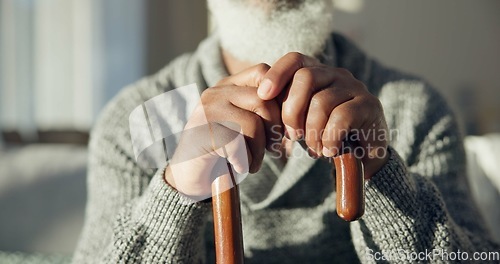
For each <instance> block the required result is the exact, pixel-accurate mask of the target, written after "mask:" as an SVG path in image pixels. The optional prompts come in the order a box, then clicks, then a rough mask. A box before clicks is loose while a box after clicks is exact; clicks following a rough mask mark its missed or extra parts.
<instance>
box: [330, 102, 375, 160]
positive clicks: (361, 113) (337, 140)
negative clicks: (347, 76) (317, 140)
mask: <svg viewBox="0 0 500 264" xmlns="http://www.w3.org/2000/svg"><path fill="white" fill-rule="evenodd" d="M359 101H360V100H356V98H354V99H352V100H349V101H347V102H344V103H342V104H340V105H339V106H337V107H335V108H334V109H333V110H332V112H331V114H330V117H329V118H328V122H327V124H326V126H325V130H324V132H323V135H322V144H323V147H324V149H323V155H325V156H327V157H333V156H335V155H337V154H339V152H340V150H341V148H342V141H343V140H344V139H346V137H347V136H348V134H349V133H351V132H358V131H357V129H359V128H360V127H361V126H362V124H363V123H364V121H365V119H366V117H367V116H369V113H366V112H365V110H366V109H367V108H364V107H363V105H362V104H361V102H359Z"/></svg>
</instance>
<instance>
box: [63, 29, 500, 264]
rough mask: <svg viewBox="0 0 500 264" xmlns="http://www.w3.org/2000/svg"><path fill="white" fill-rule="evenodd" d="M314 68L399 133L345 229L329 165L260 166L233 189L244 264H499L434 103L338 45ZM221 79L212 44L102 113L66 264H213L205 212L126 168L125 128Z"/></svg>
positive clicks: (403, 78)
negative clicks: (347, 76) (349, 77)
mask: <svg viewBox="0 0 500 264" xmlns="http://www.w3.org/2000/svg"><path fill="white" fill-rule="evenodd" d="M322 60H323V62H324V63H325V64H329V65H332V66H336V67H343V68H346V69H348V70H349V71H351V72H352V73H353V74H354V76H355V77H356V78H357V79H359V80H361V81H362V82H364V83H365V84H366V86H367V87H368V88H369V89H370V91H371V92H372V93H373V94H375V95H377V96H378V97H379V99H380V101H381V102H382V105H383V107H384V111H385V115H386V119H387V122H388V125H389V128H390V129H391V130H393V131H396V132H397V133H396V134H395V137H394V138H393V139H392V141H391V143H390V148H389V152H390V160H389V162H388V163H387V164H386V165H385V166H384V167H383V168H382V169H381V170H380V171H379V172H378V173H377V174H376V175H375V176H374V177H373V179H372V180H370V181H368V182H367V183H366V211H365V215H364V216H363V217H362V218H361V219H360V220H359V221H356V222H353V223H346V222H344V221H342V220H340V219H339V218H338V217H337V215H336V212H335V192H334V184H335V183H334V181H333V180H332V177H331V173H330V170H331V166H332V165H331V164H329V163H327V162H325V161H322V160H313V159H311V158H309V157H308V156H307V154H305V153H304V152H303V150H302V149H301V148H300V146H298V145H297V144H296V145H295V146H294V152H295V153H298V154H299V155H295V156H294V157H292V158H290V159H289V161H288V162H287V163H286V165H283V164H281V163H280V162H278V161H276V160H273V159H272V158H271V157H270V156H267V155H266V157H265V159H264V165H263V167H262V169H261V170H260V171H259V172H258V173H256V174H254V175H250V176H249V177H248V178H247V179H246V180H245V181H244V182H243V183H242V184H241V189H240V190H241V206H242V215H243V220H242V221H243V232H244V246H245V258H246V263H356V262H362V263H371V262H375V260H374V259H373V258H370V257H369V255H370V254H373V253H375V252H382V251H384V252H390V251H391V250H393V251H396V250H407V251H408V252H423V251H425V250H433V249H442V250H445V251H448V252H456V251H458V250H460V251H467V252H470V253H471V254H472V253H473V252H483V251H496V252H498V251H499V249H500V247H499V246H498V245H496V244H494V243H492V242H490V239H489V238H488V233H487V231H486V230H484V228H483V224H482V222H481V217H479V214H478V211H477V210H476V208H475V206H474V204H473V202H472V198H471V195H470V192H469V187H468V185H467V181H466V178H465V175H464V173H465V160H464V159H465V158H464V150H463V147H462V137H461V135H460V133H459V130H458V128H457V124H456V122H455V119H454V117H453V115H452V114H451V112H450V110H449V108H448V106H447V105H446V102H445V101H444V100H443V99H442V97H441V96H440V95H439V94H438V93H437V92H436V91H435V90H433V89H432V88H431V87H430V86H429V85H428V84H427V83H426V82H424V81H422V80H420V79H418V78H415V77H412V76H410V75H406V74H403V73H400V72H397V71H395V70H392V69H388V68H386V67H384V66H381V65H380V64H379V63H377V62H376V61H374V60H372V59H370V58H369V57H367V56H366V55H364V54H363V53H362V52H361V51H360V50H359V49H357V48H356V47H355V46H354V45H353V44H352V43H350V42H349V41H348V40H346V39H345V38H343V37H342V36H340V35H337V34H333V35H332V38H331V39H330V41H329V42H328V45H327V47H326V48H325V52H324V54H323V56H322ZM226 75H227V72H226V70H225V67H224V65H223V63H222V59H221V54H220V49H219V44H218V39H217V36H216V35H213V36H211V37H209V38H208V39H207V40H205V41H204V42H202V43H201V44H200V46H199V48H198V50H197V51H196V52H194V53H192V54H186V55H183V56H180V57H179V58H177V59H176V60H174V61H173V62H171V63H170V64H169V65H168V66H166V67H165V68H164V69H163V70H161V71H160V72H159V73H157V74H155V75H153V76H150V77H147V78H144V79H142V80H140V81H139V82H137V83H136V84H134V85H131V86H130V87H127V88H125V89H124V90H123V91H122V92H121V93H120V94H119V95H118V96H117V97H115V98H114V99H113V100H112V101H111V102H110V103H109V104H108V106H107V107H106V109H105V110H104V112H103V113H102V115H101V117H100V119H99V121H98V123H97V124H96V126H95V128H94V130H93V133H92V137H91V142H90V159H89V174H88V190H89V194H88V205H87V213H86V223H85V227H84V230H83V232H82V235H81V239H80V243H79V245H78V249H77V251H76V252H75V255H74V258H73V262H74V263H212V262H214V250H213V235H212V224H211V220H210V219H211V204H210V203H206V202H205V203H203V202H200V203H195V204H190V205H186V204H185V203H182V200H181V199H182V196H181V195H179V194H178V193H177V192H176V191H175V190H174V189H172V188H171V187H170V186H169V185H167V184H166V183H165V182H164V180H163V178H162V174H163V170H161V169H159V170H151V169H146V168H141V167H140V166H139V165H138V164H137V163H136V162H135V160H134V155H133V150H132V146H131V139H130V133H129V126H128V116H129V114H130V112H131V111H132V110H133V109H134V108H135V107H136V106H138V105H140V104H141V103H143V102H145V101H146V100H148V99H150V98H152V97H154V96H156V95H159V94H161V93H164V92H166V91H168V90H171V89H175V88H176V87H181V86H184V85H187V84H191V83H196V84H197V85H198V87H200V89H203V88H206V87H210V86H212V85H214V84H215V83H216V82H217V81H218V80H220V79H221V78H223V77H225V76H226ZM384 262H391V261H384ZM394 262H395V263H402V262H404V261H401V260H399V261H394ZM435 262H441V260H439V259H437V260H435Z"/></svg>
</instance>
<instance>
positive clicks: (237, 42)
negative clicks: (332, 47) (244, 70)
mask: <svg viewBox="0 0 500 264" xmlns="http://www.w3.org/2000/svg"><path fill="white" fill-rule="evenodd" d="M247 1H250V0H247ZM258 1H260V0H258ZM283 2H289V3H292V2H295V3H297V2H303V3H302V4H301V5H300V6H299V7H297V8H281V9H275V10H273V11H272V12H271V13H270V12H269V11H265V10H264V9H260V8H255V6H254V7H250V5H245V4H244V2H237V3H235V2H233V0H209V5H210V9H211V10H212V13H213V15H214V17H215V20H216V23H217V31H218V34H219V37H220V41H221V45H222V47H223V48H224V50H226V51H227V52H228V53H230V54H231V55H232V56H234V57H235V58H237V59H239V60H241V61H246V62H252V63H261V62H265V63H268V64H273V63H274V62H275V61H276V60H277V59H278V58H280V57H281V56H283V55H285V54H286V53H288V52H292V51H294V52H300V53H303V54H305V55H308V56H315V55H318V54H320V53H321V52H322V51H323V47H324V45H325V42H326V40H327V39H328V38H329V36H330V34H331V31H332V24H333V22H332V20H333V19H332V13H333V5H332V2H331V1H330V0H325V1H318V0H303V1H302V0H301V1H296V0H295V1H286V0H285V1H283Z"/></svg>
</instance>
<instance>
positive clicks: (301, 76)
mask: <svg viewBox="0 0 500 264" xmlns="http://www.w3.org/2000/svg"><path fill="white" fill-rule="evenodd" d="M335 77H336V75H335V74H334V73H333V71H332V69H330V68H328V67H323V66H322V67H309V68H301V69H299V70H298V71H297V72H296V73H295V75H294V76H293V80H292V83H291V85H290V88H289V90H288V92H287V94H286V97H285V99H284V101H283V105H282V119H283V123H284V124H285V127H286V131H287V134H288V136H289V138H290V139H291V140H298V139H299V138H301V137H302V136H303V131H304V128H305V127H304V122H305V119H306V114H307V111H308V106H309V104H310V101H311V98H312V96H313V94H315V93H316V92H317V91H318V90H320V89H321V88H324V87H325V86H327V85H329V84H331V83H332V82H334V80H335ZM330 110H331V109H330ZM328 113H330V112H328Z"/></svg>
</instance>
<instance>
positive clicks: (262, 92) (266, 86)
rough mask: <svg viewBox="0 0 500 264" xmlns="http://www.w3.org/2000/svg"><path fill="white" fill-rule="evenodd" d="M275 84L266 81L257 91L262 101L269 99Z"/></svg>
mask: <svg viewBox="0 0 500 264" xmlns="http://www.w3.org/2000/svg"><path fill="white" fill-rule="evenodd" d="M272 85H273V83H272V82H271V81H270V80H269V79H264V80H263V81H262V82H261V83H260V85H259V88H258V89H257V94H258V95H259V97H260V98H262V99H267V97H266V96H267V95H268V94H269V92H270V91H271V86H272Z"/></svg>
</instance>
